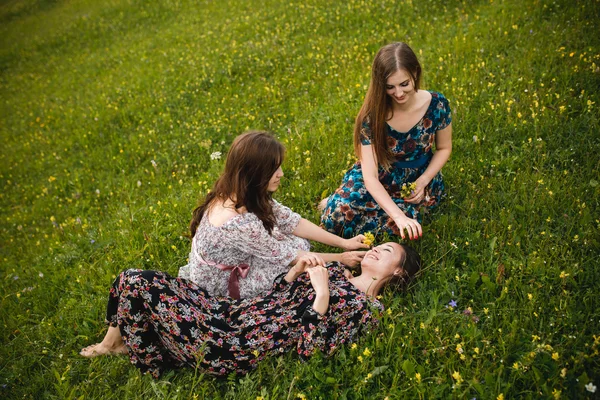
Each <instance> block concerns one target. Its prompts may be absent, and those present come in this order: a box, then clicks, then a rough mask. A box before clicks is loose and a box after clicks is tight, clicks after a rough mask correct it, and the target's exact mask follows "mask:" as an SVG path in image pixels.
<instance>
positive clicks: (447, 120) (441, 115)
mask: <svg viewBox="0 0 600 400" xmlns="http://www.w3.org/2000/svg"><path fill="white" fill-rule="evenodd" d="M435 116H436V119H437V129H436V130H438V131H439V130H442V129H445V128H446V127H448V125H450V124H451V123H452V111H451V110H450V103H449V102H448V99H447V98H446V97H444V95H443V94H441V93H438V103H437V107H436V110H435Z"/></svg>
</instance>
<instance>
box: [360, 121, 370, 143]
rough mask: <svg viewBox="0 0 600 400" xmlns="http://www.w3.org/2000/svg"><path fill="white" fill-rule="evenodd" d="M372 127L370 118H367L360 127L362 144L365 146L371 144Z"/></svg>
mask: <svg viewBox="0 0 600 400" xmlns="http://www.w3.org/2000/svg"><path fill="white" fill-rule="evenodd" d="M371 137H372V135H371V125H370V120H369V117H366V118H365V119H364V120H363V122H362V124H361V126H360V143H361V144H362V145H363V146H368V145H370V144H371Z"/></svg>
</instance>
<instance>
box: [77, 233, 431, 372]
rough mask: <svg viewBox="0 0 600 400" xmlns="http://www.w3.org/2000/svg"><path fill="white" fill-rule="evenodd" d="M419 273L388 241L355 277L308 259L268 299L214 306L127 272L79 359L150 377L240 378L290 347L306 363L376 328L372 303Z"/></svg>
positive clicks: (403, 249) (185, 290)
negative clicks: (198, 374)
mask: <svg viewBox="0 0 600 400" xmlns="http://www.w3.org/2000/svg"><path fill="white" fill-rule="evenodd" d="M420 264H421V260H420V257H419V255H418V254H417V252H416V251H415V250H413V249H412V248H411V247H408V246H405V245H400V244H398V243H393V242H390V243H384V244H382V245H380V246H377V247H374V248H373V249H372V250H370V251H368V252H367V253H366V255H365V257H364V259H363V261H362V273H361V274H360V275H358V276H356V277H346V276H345V274H344V267H343V266H342V265H341V264H339V263H335V262H334V263H330V264H328V268H324V265H325V262H324V260H323V259H322V258H321V257H319V256H318V255H315V254H305V255H303V256H301V257H299V259H298V262H297V263H296V264H295V265H294V267H293V268H291V269H290V270H289V271H288V272H287V273H286V274H282V275H280V276H279V277H277V278H276V279H275V281H274V282H273V284H272V289H271V290H270V291H269V292H268V293H266V294H265V295H263V296H258V297H254V298H251V299H245V300H235V299H232V298H230V297H211V296H210V295H209V294H208V293H207V292H206V291H205V290H202V289H201V288H200V287H198V286H197V285H196V284H194V283H193V282H191V281H188V280H185V279H181V278H173V277H171V276H169V275H167V274H165V273H163V272H156V271H141V270H133V269H130V270H127V271H125V272H123V273H121V274H120V275H119V276H118V277H117V279H115V281H114V283H113V286H112V288H111V290H110V296H109V301H108V309H107V316H106V320H107V322H108V324H109V328H108V332H107V333H106V336H105V337H104V339H103V340H102V342H100V343H97V344H94V345H92V346H89V347H86V348H84V349H83V350H81V353H80V354H81V355H83V356H84V357H96V356H101V355H112V354H128V355H129V357H130V360H131V363H132V364H134V365H135V366H136V367H138V368H140V369H141V370H142V371H144V372H149V373H151V374H152V375H153V376H154V377H158V376H159V375H160V373H161V371H162V370H163V369H165V368H173V367H184V366H187V367H191V368H196V367H198V368H199V369H200V370H201V371H203V372H206V373H209V374H212V375H220V376H222V375H227V374H229V373H232V372H236V373H240V374H244V373H247V372H249V371H250V370H252V369H254V368H255V367H256V366H257V363H258V362H259V361H260V360H262V359H263V358H265V357H269V356H272V355H278V354H282V353H284V352H286V351H289V350H291V349H293V348H296V351H297V352H298V354H299V355H300V356H301V357H302V358H305V357H308V356H310V355H311V354H313V353H314V352H315V351H322V352H323V353H325V354H327V355H329V354H331V353H332V352H333V351H334V350H335V349H336V348H338V347H339V346H340V345H342V344H348V343H352V342H354V341H356V339H357V336H358V335H359V334H361V333H363V332H364V331H365V330H368V329H369V328H371V327H372V326H373V325H374V324H376V323H377V317H378V313H379V312H380V311H381V310H383V306H382V305H381V303H380V302H379V300H377V299H376V296H377V294H378V293H380V291H381V289H382V288H383V287H384V286H390V285H391V286H400V287H404V286H405V285H406V284H407V283H408V282H409V281H410V280H411V279H412V278H413V276H414V275H415V274H416V273H417V272H418V271H419V269H420Z"/></svg>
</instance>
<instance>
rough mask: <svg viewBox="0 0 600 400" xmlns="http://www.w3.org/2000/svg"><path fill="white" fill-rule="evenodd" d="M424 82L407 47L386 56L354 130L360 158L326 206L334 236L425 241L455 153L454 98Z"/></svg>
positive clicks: (387, 49)
mask: <svg viewBox="0 0 600 400" xmlns="http://www.w3.org/2000/svg"><path fill="white" fill-rule="evenodd" d="M420 82H421V65H420V64H419V60H418V59H417V56H416V55H415V53H414V52H413V51H412V49H411V48H410V47H409V46H408V45H407V44H406V43H402V42H398V43H391V44H388V45H387V46H384V47H382V48H381V49H380V50H379V52H378V53H377V55H376V56H375V60H374V61H373V68H372V72H371V83H370V84H369V90H368V91H367V95H366V97H365V101H364V103H363V105H362V108H361V109H360V112H359V114H358V116H357V117H356V123H355V126H354V151H355V153H356V155H357V156H358V157H359V159H360V160H359V161H358V162H357V163H356V164H354V166H352V168H350V169H349V170H348V172H346V175H345V176H344V178H343V180H342V185H341V186H340V187H339V188H338V189H337V190H336V191H335V193H333V194H332V195H331V196H329V197H328V198H326V199H324V200H323V201H322V202H321V204H320V208H321V209H322V210H323V215H322V216H321V225H322V226H323V227H325V229H327V230H328V231H329V232H332V233H335V234H336V235H340V236H342V237H350V236H354V235H356V234H358V233H365V232H375V233H376V234H379V233H381V234H383V233H387V234H389V235H398V236H402V238H404V237H405V234H404V231H406V233H407V235H408V237H409V238H410V239H417V238H419V237H421V236H422V234H423V231H422V228H421V221H422V218H423V213H424V212H426V211H427V210H430V209H432V208H434V207H436V206H437V205H438V204H439V202H440V200H441V199H442V195H443V193H444V182H443V180H442V175H441V172H440V171H441V169H442V167H443V166H444V165H445V164H446V161H448V158H449V157H450V153H451V152H452V117H451V112H450V106H449V104H448V100H447V99H446V98H445V97H444V96H443V95H442V94H441V93H438V92H434V91H429V90H420V89H419V85H420ZM434 143H435V148H436V151H435V152H433V150H432V148H433V147H434V146H433V145H434Z"/></svg>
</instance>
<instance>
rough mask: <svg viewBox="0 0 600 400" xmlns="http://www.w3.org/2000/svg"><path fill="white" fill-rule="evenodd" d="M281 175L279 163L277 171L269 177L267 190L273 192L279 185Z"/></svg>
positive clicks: (281, 170)
mask: <svg viewBox="0 0 600 400" xmlns="http://www.w3.org/2000/svg"><path fill="white" fill-rule="evenodd" d="M282 177H283V169H281V165H280V166H279V168H277V171H275V173H274V174H273V176H272V177H271V179H269V186H267V191H269V192H275V191H276V190H277V188H278V187H279V183H280V181H281V178H282Z"/></svg>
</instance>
